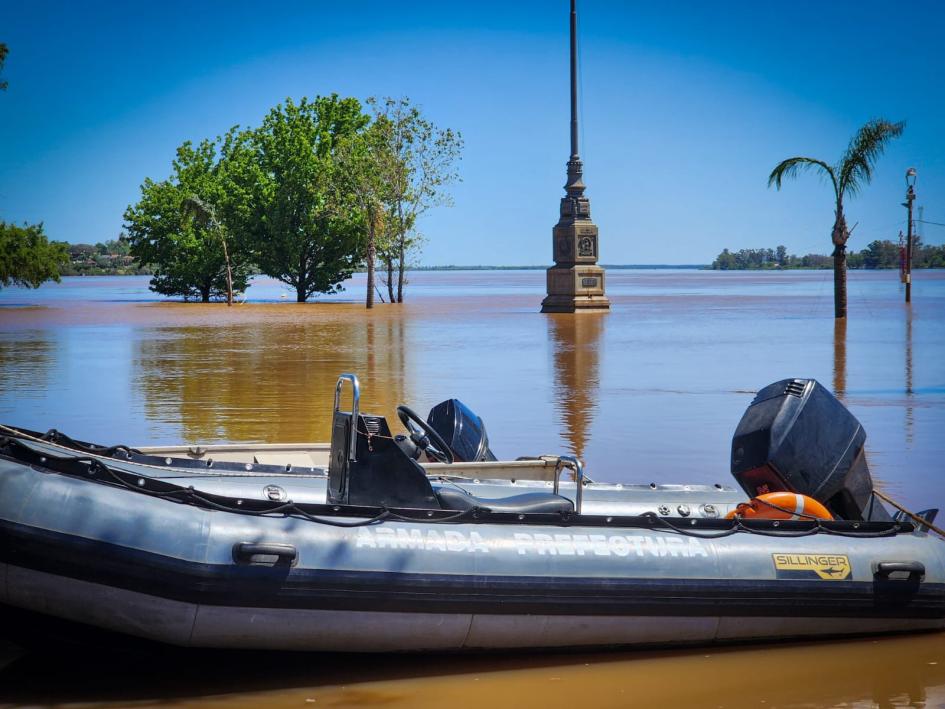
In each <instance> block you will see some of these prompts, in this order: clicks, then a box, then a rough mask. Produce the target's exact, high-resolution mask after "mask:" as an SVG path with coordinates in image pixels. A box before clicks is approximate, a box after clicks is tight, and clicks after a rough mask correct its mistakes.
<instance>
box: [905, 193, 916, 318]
mask: <svg viewBox="0 0 945 709" xmlns="http://www.w3.org/2000/svg"><path fill="white" fill-rule="evenodd" d="M914 201H915V190H914V189H913V188H912V185H909V190H908V191H907V192H906V209H908V210H909V223H908V224H907V225H906V302H907V303H911V302H912V203H913V202H914Z"/></svg>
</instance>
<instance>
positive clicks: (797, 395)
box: [0, 375, 945, 651]
mask: <svg viewBox="0 0 945 709" xmlns="http://www.w3.org/2000/svg"><path fill="white" fill-rule="evenodd" d="M345 382H349V383H350V384H351V385H352V388H353V401H352V406H351V410H350V411H343V410H341V406H340V404H339V398H340V396H339V394H340V393H341V391H342V389H343V385H344V383H345ZM358 394H359V392H358V384H357V379H356V378H355V377H354V376H352V375H343V376H342V378H341V379H340V380H339V382H338V386H337V388H336V391H335V411H334V418H333V431H332V439H331V444H330V446H329V448H328V452H329V459H328V460H327V465H324V466H319V465H314V464H313V465H310V466H300V465H293V464H292V463H284V464H282V463H280V464H275V463H272V462H269V463H267V462H259V461H258V460H247V459H246V458H245V457H243V458H239V457H234V459H232V460H226V456H225V455H221V457H218V458H214V459H211V458H209V457H208V456H207V451H206V450H205V449H194V450H192V451H191V452H190V453H189V454H182V455H181V457H173V456H170V455H163V454H160V453H159V452H158V451H156V450H150V451H149V450H147V449H143V450H138V449H132V448H128V447H124V446H115V447H111V448H104V447H100V446H94V445H91V444H88V443H84V442H81V441H75V440H72V439H70V438H68V437H66V436H64V435H63V434H60V433H58V432H56V431H49V432H48V433H45V434H40V433H38V432H32V431H26V430H23V429H14V428H10V427H0V602H2V603H3V604H6V605H7V606H8V607H15V608H21V609H28V610H31V611H34V612H38V613H41V614H45V615H48V616H52V617H55V618H58V619H63V620H67V621H74V622H78V623H81V624H86V625H91V626H95V627H97V628H100V629H105V630H109V631H116V632H118V633H122V634H126V635H131V636H138V637H143V638H147V639H151V640H155V641H160V642H164V643H170V644H173V645H181V646H199V647H214V648H272V649H286V650H329V651H406V650H463V649H485V648H533V647H542V648H545V647H577V646H608V645H664V644H680V643H707V642H714V641H738V640H746V639H774V638H797V637H812V636H833V635H845V634H866V633H884V632H901V631H912V630H926V629H940V628H943V627H945V542H943V541H942V540H940V539H938V538H937V537H933V536H930V534H929V533H928V529H927V528H926V527H925V526H924V525H923V524H922V523H921V519H922V518H921V517H920V518H919V519H918V520H917V521H908V520H906V519H902V518H899V517H891V516H890V515H889V514H888V513H887V511H886V510H885V509H883V508H882V506H881V505H880V503H879V502H878V501H877V500H875V499H874V496H873V495H872V483H871V480H870V476H869V472H868V470H867V468H866V463H865V457H864V453H863V442H864V440H865V434H864V433H863V431H862V428H861V427H860V425H859V423H858V422H857V421H856V419H855V418H854V417H853V416H852V415H851V414H850V413H849V412H848V411H847V410H846V409H845V408H844V407H843V406H842V405H841V404H840V403H839V402H838V401H837V400H836V399H835V398H834V397H833V396H832V395H831V394H830V393H829V392H827V391H826V390H825V389H823V388H822V387H821V386H820V385H819V384H817V382H815V381H813V380H803V379H791V380H785V381H782V382H777V383H775V384H772V385H770V386H768V387H766V388H765V389H763V390H761V391H760V392H759V394H758V396H757V397H756V398H755V400H754V402H752V405H751V406H750V407H749V409H748V411H747V412H746V413H745V416H744V417H743V419H742V421H741V423H740V424H739V426H738V429H737V431H736V434H735V438H734V440H733V444H732V471H733V473H734V474H735V477H736V480H737V481H738V482H739V483H740V486H741V487H740V488H735V487H723V486H721V485H716V486H702V485H656V484H653V485H615V484H605V483H598V482H591V481H590V480H588V479H587V478H586V476H585V475H584V473H583V470H582V466H581V463H580V461H578V460H576V459H575V458H570V457H567V456H562V457H560V458H543V459H533V460H530V461H528V460H521V461H514V462H509V463H507V464H506V463H503V462H502V461H497V460H495V457H494V456H493V455H492V453H491V451H490V450H489V447H488V440H487V438H486V435H485V428H484V426H483V424H482V421H481V419H479V418H478V417H477V416H476V415H475V414H473V413H472V412H471V411H470V410H469V409H468V408H466V407H465V406H464V405H463V404H462V403H461V402H459V401H458V400H455V399H454V400H449V401H446V402H443V403H442V404H440V405H438V406H437V407H435V408H434V409H433V410H432V411H431V412H430V416H429V417H428V418H427V419H426V420H424V419H422V418H420V417H419V416H418V415H417V414H415V413H414V412H412V411H411V410H410V409H408V408H406V407H403V406H402V407H399V408H398V414H399V416H400V418H401V420H402V421H403V422H404V424H405V425H406V426H407V428H408V432H409V435H407V436H392V435H391V432H390V430H389V428H388V425H387V422H386V421H385V420H384V418H383V417H379V416H370V415H366V414H363V413H361V412H360V411H359V395H358ZM241 450H243V453H244V454H245V452H246V451H245V449H241ZM297 452H298V451H296V453H297ZM428 457H432V458H436V459H438V460H439V461H440V462H439V463H435V464H429V465H428V464H426V463H421V462H420V461H421V460H424V461H425V460H427V459H428ZM260 458H261V459H263V460H265V456H264V455H262V456H260ZM526 469H528V470H532V471H534V470H535V469H541V470H545V471H547V472H549V473H550V477H551V478H552V479H550V480H536V479H523V477H522V476H520V475H519V474H518V473H519V472H522V471H525V470H526ZM503 471H504V472H503ZM564 471H567V472H568V475H567V476H565V477H567V478H569V479H567V480H561V477H562V473H563V472H564ZM478 472H483V473H488V475H486V474H477V473H478ZM527 477H540V476H533V475H532V476H527ZM775 491H782V492H790V493H794V494H795V495H806V496H808V497H810V498H813V499H815V500H817V501H819V502H821V503H822V504H823V505H825V506H826V507H827V508H828V509H829V511H830V513H831V514H832V516H833V517H834V519H833V520H825V519H818V518H814V517H812V516H809V515H807V514H806V513H805V512H804V509H802V508H801V507H797V508H796V509H789V510H788V509H782V508H781V507H777V509H776V510H775V512H778V511H780V513H782V514H780V516H781V517H784V518H783V519H770V518H766V516H765V515H760V516H758V517H754V518H748V517H747V516H744V515H743V514H742V512H744V511H746V510H747V509H748V508H746V507H737V506H738V505H739V504H741V503H745V502H747V501H748V498H749V497H754V496H757V495H761V494H765V493H770V492H775ZM746 493H747V494H746ZM797 499H798V500H801V498H800V497H797ZM804 499H807V498H804ZM736 508H737V509H736ZM921 514H923V515H925V517H924V519H925V520H926V521H927V522H928V523H930V524H931V522H932V519H931V517H932V516H933V515H934V511H929V512H928V513H921ZM727 516H728V517H730V518H727ZM774 516H778V514H775V515H774Z"/></svg>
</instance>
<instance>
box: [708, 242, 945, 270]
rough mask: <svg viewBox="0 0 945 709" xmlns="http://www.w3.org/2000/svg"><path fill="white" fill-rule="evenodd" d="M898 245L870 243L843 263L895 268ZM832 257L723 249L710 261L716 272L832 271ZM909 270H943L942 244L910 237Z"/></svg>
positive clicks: (781, 248) (944, 248)
mask: <svg viewBox="0 0 945 709" xmlns="http://www.w3.org/2000/svg"><path fill="white" fill-rule="evenodd" d="M901 254H902V251H901V248H900V246H899V244H896V243H893V242H892V241H889V240H885V239H884V240H877V241H872V242H870V244H869V245H868V246H867V247H866V248H865V249H863V250H861V251H855V252H851V253H850V254H848V255H847V257H846V261H847V266H848V267H849V268H855V269H881V268H899V266H900V263H901ZM833 265H834V264H833V257H831V256H824V255H822V254H807V255H806V256H795V255H794V254H788V253H787V249H786V248H785V247H784V246H778V247H777V248H776V249H740V250H738V251H729V250H728V249H723V250H722V253H720V254H719V255H718V256H717V257H716V259H715V260H714V261H713V262H712V268H713V269H714V270H716V271H739V270H766V269H768V270H770V269H801V268H812V269H813V268H833ZM912 267H913V268H945V245H943V246H931V245H926V244H923V243H922V239H921V238H920V237H918V236H916V237H914V243H913V247H912Z"/></svg>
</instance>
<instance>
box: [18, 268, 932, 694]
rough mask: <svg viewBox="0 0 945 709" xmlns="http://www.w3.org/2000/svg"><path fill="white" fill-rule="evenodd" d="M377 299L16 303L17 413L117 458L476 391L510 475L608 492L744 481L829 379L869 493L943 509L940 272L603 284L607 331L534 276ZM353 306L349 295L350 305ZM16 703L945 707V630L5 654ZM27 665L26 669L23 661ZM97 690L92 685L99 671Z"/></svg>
mask: <svg viewBox="0 0 945 709" xmlns="http://www.w3.org/2000/svg"><path fill="white" fill-rule="evenodd" d="M362 290H363V282H361V281H360V280H357V279H356V280H355V282H354V283H353V284H352V285H351V288H350V289H349V291H348V293H346V294H342V295H341V296H340V297H333V298H331V299H328V300H325V301H322V302H318V303H313V304H304V305H297V304H295V303H291V302H285V299H283V297H282V296H283V295H284V292H283V290H282V288H281V287H280V286H279V285H278V284H276V283H274V282H272V281H268V280H266V279H261V280H259V281H257V282H256V283H255V284H254V285H253V286H252V287H251V288H250V289H249V290H248V292H247V302H245V303H243V304H240V305H237V306H234V307H233V308H227V307H226V306H225V305H222V304H211V305H201V304H185V303H168V302H160V301H158V299H157V298H155V297H154V296H153V294H150V293H148V291H147V279H146V278H145V279H142V278H133V277H125V278H75V279H65V280H64V282H63V283H62V284H60V285H47V286H43V287H42V288H41V289H39V290H38V291H24V290H20V289H4V290H0V421H3V422H9V423H13V424H19V425H21V426H24V427H27V428H33V429H41V430H45V429H47V428H52V427H55V428H57V429H59V430H62V431H64V432H66V433H68V434H69V435H71V436H73V437H76V438H80V439H85V440H92V441H96V442H101V443H109V444H112V443H126V444H130V445H149V444H159V443H173V442H179V441H183V442H188V443H197V442H201V443H211V442H225V441H258V442H276V441H314V440H327V439H328V437H329V420H330V410H331V399H332V395H333V390H334V382H335V379H336V377H337V375H338V373H340V372H342V371H353V372H356V373H357V374H358V375H359V377H360V379H361V384H362V409H363V410H366V411H369V412H371V413H381V414H384V415H386V416H388V419H389V420H394V414H393V410H394V408H395V407H396V406H397V404H399V403H402V402H403V403H407V404H408V405H409V406H411V407H412V408H414V409H416V410H418V411H421V412H425V411H426V410H427V409H428V408H429V407H431V406H432V405H434V404H436V403H437V402H438V401H441V400H443V399H447V398H450V397H458V398H460V399H462V400H463V401H464V402H465V403H467V404H468V405H469V406H470V407H471V408H472V409H473V410H475V411H476V412H477V413H478V414H479V415H481V416H482V417H483V419H484V420H485V422H486V426H487V429H488V433H489V437H490V444H491V447H492V449H493V450H494V451H495V452H496V453H497V455H498V456H499V457H500V458H514V457H517V456H520V455H537V454H541V453H563V452H572V453H576V454H578V455H580V456H581V457H583V458H584V459H585V461H586V463H587V470H588V474H589V475H590V476H591V477H592V478H593V479H596V480H608V481H614V482H696V483H717V482H718V483H725V484H729V483H730V482H731V477H730V475H729V473H728V458H729V445H730V439H731V435H732V432H733V431H734V428H735V425H736V424H737V423H738V420H739V418H740V416H741V414H742V412H743V411H744V409H745V407H746V406H747V405H748V404H749V402H750V401H751V398H752V394H753V392H754V391H756V390H757V389H759V388H760V387H762V386H764V385H766V384H768V383H770V382H772V381H775V380H777V379H782V378H785V377H792V376H799V377H815V378H817V379H819V380H820V381H821V382H822V383H824V384H825V385H827V386H829V387H830V388H831V389H833V390H834V391H835V392H836V393H837V394H838V396H840V397H841V398H842V400H843V401H844V402H845V403H846V404H847V405H848V406H849V407H850V408H851V410H852V411H853V412H854V413H855V414H856V416H857V417H858V418H859V419H860V421H861V422H862V423H863V425H864V427H865V428H866V431H867V435H868V439H867V450H868V454H869V462H870V466H871V469H872V471H873V475H874V478H876V480H877V482H878V484H879V485H880V486H881V487H882V489H883V490H885V491H886V492H887V493H889V494H891V495H892V496H893V497H895V498H897V499H899V500H900V501H902V502H904V503H905V504H906V505H907V506H910V507H914V508H926V507H942V508H945V464H943V462H942V461H943V459H945V272H918V273H917V275H916V282H915V285H914V287H913V300H914V302H913V305H912V307H911V308H907V307H906V306H904V305H903V303H902V291H901V286H900V285H899V283H898V278H897V274H896V273H894V272H851V273H850V317H849V318H848V320H849V322H848V323H846V324H845V325H844V324H841V325H839V326H838V325H837V324H836V323H835V321H834V319H833V317H832V314H833V303H832V275H831V274H830V273H829V272H827V271H811V272H785V273H751V272H742V273H724V272H719V273H715V272H705V271H694V270H680V271H661V270H660V271H645V270H641V271H631V270H612V271H609V272H608V294H609V295H610V297H611V299H612V303H613V309H612V311H611V312H610V313H608V314H603V315H592V314H585V315H581V316H568V315H555V316H547V315H540V314H538V312H537V311H538V307H539V304H540V301H541V298H542V296H543V291H544V273H543V272H540V271H503V272H427V273H415V274H412V276H411V284H410V286H409V288H408V298H409V301H408V302H407V303H405V304H403V305H401V306H396V305H393V306H392V305H379V306H378V307H377V309H376V310H375V311H374V312H373V313H370V314H368V313H366V312H365V311H364V309H363V306H362V305H360V303H359V302H352V299H354V298H357V299H358V300H360V296H361V294H362ZM346 299H347V300H346ZM8 655H9V656H8V658H7V659H6V660H3V661H4V662H8V663H9V664H7V666H6V668H5V669H4V670H0V703H2V702H4V701H9V702H29V701H37V702H65V701H70V700H75V701H82V702H91V703H93V704H94V703H98V702H116V703H118V704H128V703H130V702H142V703H151V702H152V701H154V700H168V701H177V702H184V703H203V704H206V705H216V704H219V705H224V704H226V705H228V706H230V705H234V704H243V705H247V706H250V705H259V704H262V703H265V704H267V705H276V706H300V705H305V706H326V705H327V706H356V705H370V704H378V705H380V704H383V705H385V706H395V707H399V706H431V707H432V706H450V705H453V706H470V705H473V704H482V703H490V704H493V705H500V706H504V705H509V706H523V707H524V706H541V707H556V706H569V707H570V706H574V705H575V704H586V705H591V706H629V705H631V704H638V703H639V704H644V703H645V704H648V705H670V704H672V705H678V706H683V705H688V706H694V705H699V706H725V707H731V706H823V705H840V706H851V705H853V706H860V705H862V706H871V705H873V704H876V705H879V706H893V705H916V704H920V705H921V704H925V705H926V706H945V637H943V636H942V635H941V634H935V635H926V636H919V637H910V638H887V639H880V640H873V639H868V640H863V641H857V642H842V643H840V642H833V643H809V644H803V645H788V646H756V647H750V648H741V649H722V650H720V649H719V648H710V649H705V648H701V649H693V650H680V651H674V652H661V653H652V652H650V653H608V654H595V655H532V654H527V655H526V654H514V655H501V656H490V657H484V656H478V657H461V658H459V657H446V658H444V657H429V656H422V657H399V658H375V657H372V658H358V657H354V658H346V657H324V656H305V657H295V656H289V657H286V656H271V655H269V656H265V657H259V656H252V657H251V658H247V656H236V657H233V656H229V655H227V656H221V655H219V654H213V655H210V656H207V655H188V656H187V658H188V659H187V660H186V661H185V660H183V659H182V658H181V657H179V656H176V655H171V656H168V657H163V658H158V659H155V658H148V659H146V660H141V659H138V658H134V659H129V658H128V657H125V656H124V655H120V656H117V657H112V656H107V655H106V656H105V659H104V660H103V659H100V658H96V659H95V660H94V661H93V660H90V659H89V658H85V659H83V660H82V661H81V662H80V661H77V660H76V658H75V657H73V656H64V655H60V654H56V653H52V652H51V651H50V650H49V649H45V650H43V649H41V650H35V649H33V650H30V651H29V652H27V653H26V654H24V655H19V651H18V650H14V649H11V650H10V651H9V653H8ZM17 658H18V659H17ZM90 673H91V674H92V675H94V678H93V679H92V680H89V674H90Z"/></svg>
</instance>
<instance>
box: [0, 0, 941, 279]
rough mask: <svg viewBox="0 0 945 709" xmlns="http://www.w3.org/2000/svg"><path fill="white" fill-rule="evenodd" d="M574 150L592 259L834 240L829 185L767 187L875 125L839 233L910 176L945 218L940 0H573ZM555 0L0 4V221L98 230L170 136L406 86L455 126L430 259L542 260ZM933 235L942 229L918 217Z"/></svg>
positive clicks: (884, 222)
mask: <svg viewBox="0 0 945 709" xmlns="http://www.w3.org/2000/svg"><path fill="white" fill-rule="evenodd" d="M579 12H580V37H581V60H582V68H581V75H582V88H583V94H582V101H581V103H582V121H583V122H582V134H583V143H582V149H581V153H582V157H583V158H584V161H585V180H586V182H587V184H588V192H587V194H588V196H589V197H590V199H591V208H592V215H593V217H594V219H595V221H596V222H597V224H598V225H599V227H600V231H601V260H602V261H603V262H604V263H704V262H708V261H710V260H711V259H712V258H713V257H714V256H715V255H716V254H717V253H718V252H719V251H720V250H721V249H722V248H723V247H726V246H727V247H730V248H735V249H737V248H746V247H761V246H770V247H774V246H776V245H777V244H785V245H786V246H787V247H788V250H789V251H791V252H795V253H808V252H818V253H827V252H829V232H830V226H831V223H832V205H831V202H830V194H829V190H828V188H827V186H826V185H824V184H821V183H819V182H818V180H817V178H816V177H814V176H812V175H811V176H803V177H802V178H801V179H800V180H799V181H797V182H795V183H790V184H787V185H786V186H785V188H784V189H783V190H782V191H781V193H778V192H776V191H774V190H769V189H768V188H767V175H768V173H769V172H770V170H771V168H772V167H773V166H774V165H775V164H776V163H777V162H778V161H779V160H781V159H782V158H785V157H788V156H791V155H795V154H807V155H811V156H814V157H820V158H823V159H826V160H828V161H829V162H834V161H835V160H836V159H837V158H838V157H839V156H840V154H841V152H842V151H843V149H844V148H845V147H846V143H847V141H848V139H849V137H850V136H851V135H852V134H853V132H854V131H855V130H856V128H857V127H858V126H859V125H861V124H862V123H863V122H864V121H866V120H867V119H869V118H871V117H873V116H885V117H888V118H890V119H893V120H899V119H906V120H907V121H908V127H907V130H906V133H905V135H904V136H903V137H902V138H901V139H900V140H899V141H897V142H896V143H895V144H894V145H893V146H892V147H891V149H890V150H889V151H888V152H887V153H886V155H885V156H884V157H883V159H882V161H881V162H880V166H879V170H878V172H877V174H876V177H875V179H874V181H873V184H872V185H871V186H870V187H868V188H867V189H866V190H865V191H864V192H863V194H862V195H861V196H859V197H858V198H857V199H855V200H853V201H851V202H850V203H849V204H848V208H847V211H848V220H849V222H850V223H851V224H853V223H854V222H859V225H858V227H857V228H856V230H855V231H854V234H853V239H852V243H851V246H852V247H853V248H857V249H859V248H862V247H863V246H865V244H866V243H868V242H869V241H871V240H873V239H876V238H895V237H896V235H897V233H898V230H899V228H900V226H904V224H905V210H904V209H903V208H902V207H901V206H900V202H901V201H902V197H903V192H904V181H903V173H904V172H905V169H906V168H907V167H909V166H910V165H914V166H915V167H916V168H917V170H918V172H919V181H918V184H917V193H918V201H917V204H921V205H925V208H926V209H925V218H926V219H927V220H930V221H938V222H945V131H943V127H945V87H943V84H942V82H943V78H945V54H943V52H942V51H941V45H942V42H943V41H945V3H941V2H937V1H934V0H929V1H927V2H922V1H916V2H910V3H908V4H894V3H891V2H888V3H880V2H871V1H866V2H806V1H800V2H790V3H760V2H730V3H709V2H664V3H653V2H626V3H617V2H605V1H603V0H583V1H582V2H580V3H579ZM567 32H568V3H567V0H555V1H554V2H552V1H551V0H543V1H541V2H515V3H509V2H493V1H492V0H483V1H482V2H477V3H444V2H438V3H423V2H414V3H390V2H377V3H374V2H359V3H338V2H314V1H312V2H306V3H301V2H299V3H291V2H282V3H270V4H265V5H264V4H263V3H261V2H260V3H246V2H218V3H213V2H200V3H183V2H181V3H175V2H161V3H147V4H138V5H135V4H125V3H121V4H119V3H105V2H89V3H50V2H42V1H39V2H14V1H12V0H3V1H2V2H0V41H5V42H6V43H7V44H8V45H9V47H10V56H9V57H8V59H7V65H6V69H5V71H4V78H6V79H7V81H9V89H8V90H7V91H6V92H5V93H3V94H0V135H2V141H3V147H2V148H0V219H5V220H8V221H9V220H13V221H17V222H20V221H24V220H25V221H29V222H34V221H40V220H42V221H44V222H45V223H46V226H47V232H48V234H49V235H50V236H51V237H52V238H55V239H64V240H68V241H73V242H77V241H86V242H95V241H100V240H104V239H108V238H114V237H115V236H116V235H117V234H118V232H119V231H120V230H121V225H122V212H123V211H124V209H125V207H126V206H127V205H128V204H129V203H130V202H133V201H135V200H136V198H137V195H138V190H139V186H140V184H141V182H142V180H143V179H144V178H145V177H152V178H155V179H163V178H164V177H166V176H167V175H168V173H169V170H170V162H171V159H172V157H173V154H174V149H175V148H176V146H177V145H179V144H180V143H181V142H183V141H184V140H188V139H189V140H199V139H201V138H204V137H212V136H215V135H218V134H220V133H222V132H224V131H225V130H227V129H228V128H229V127H230V126H232V125H234V124H242V125H254V124H256V123H258V122H259V120H260V119H261V118H262V116H263V115H264V114H265V113H266V111H267V110H268V109H269V108H270V107H271V106H273V105H274V104H276V103H278V102H279V101H281V100H283V99H284V98H285V97H286V96H292V97H294V98H298V97H301V96H304V95H307V96H314V95H316V94H327V93H331V92H337V93H339V94H342V95H348V96H355V97H358V98H362V99H363V98H366V97H368V96H372V95H374V96H408V97H410V98H411V99H412V100H413V101H415V102H416V103H419V104H421V105H422V107H423V109H424V111H425V113H426V114H427V115H428V116H429V117H430V118H432V119H433V120H434V121H435V122H436V123H438V124H440V125H442V126H450V127H452V128H456V129H458V130H460V131H461V132H462V133H463V136H464V138H465V141H466V148H465V151H464V155H463V160H462V164H461V174H462V176H463V182H462V183H461V184H458V185H456V186H455V187H454V188H453V190H452V193H453V196H454V201H455V206H453V207H452V208H449V209H438V210H436V211H435V212H433V213H431V214H429V215H428V216H427V217H426V218H425V219H424V220H423V222H422V223H421V229H422V231H423V232H424V234H425V235H426V236H427V238H428V243H427V245H426V247H425V249H424V252H423V254H422V257H421V259H420V261H421V262H422V263H424V264H483V263H488V264H523V265H524V264H543V263H549V262H550V260H551V227H552V226H553V225H554V223H555V221H556V219H557V212H558V200H559V198H560V197H561V195H562V194H563V191H562V185H563V183H564V177H565V162H566V161H567V157H568V93H567V92H568V84H567V36H568V35H567ZM926 239H927V240H928V241H930V242H934V243H942V242H943V241H945V229H943V228H939V227H928V228H927V230H926Z"/></svg>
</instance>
